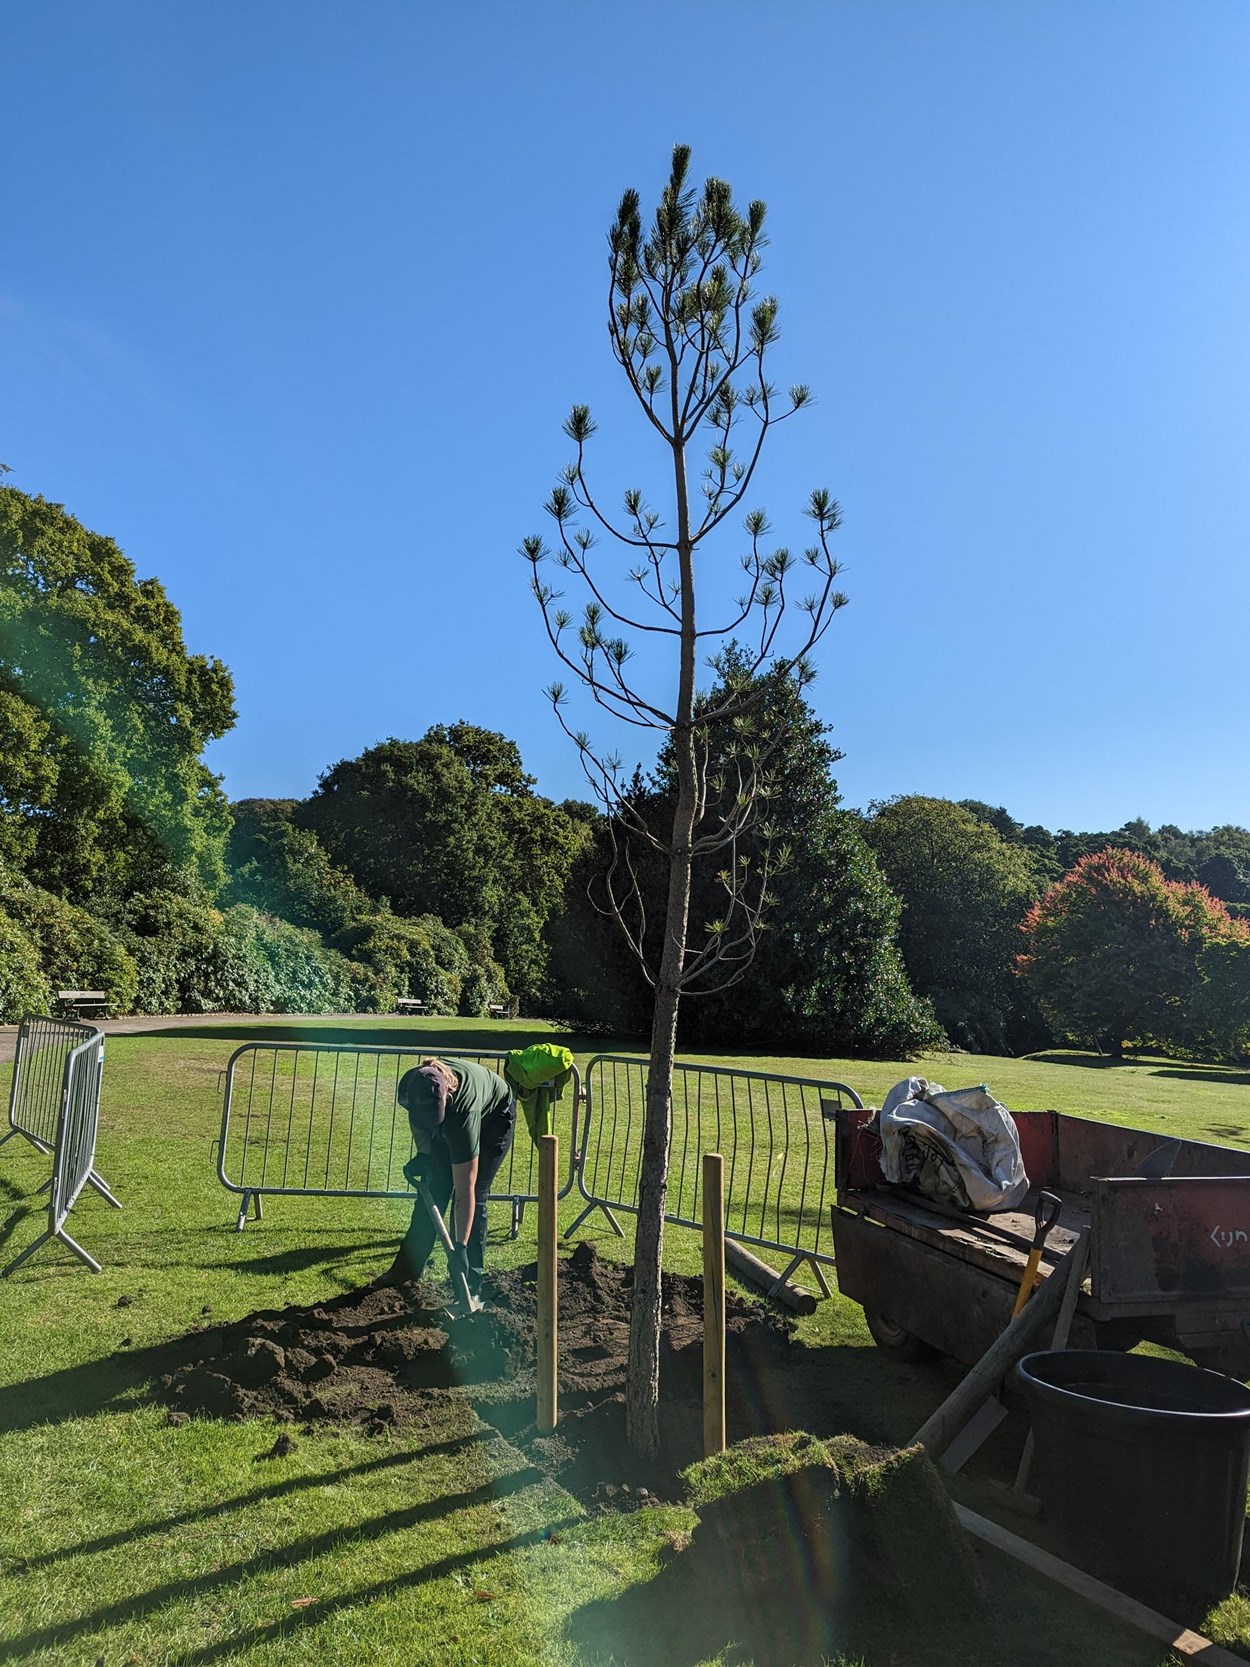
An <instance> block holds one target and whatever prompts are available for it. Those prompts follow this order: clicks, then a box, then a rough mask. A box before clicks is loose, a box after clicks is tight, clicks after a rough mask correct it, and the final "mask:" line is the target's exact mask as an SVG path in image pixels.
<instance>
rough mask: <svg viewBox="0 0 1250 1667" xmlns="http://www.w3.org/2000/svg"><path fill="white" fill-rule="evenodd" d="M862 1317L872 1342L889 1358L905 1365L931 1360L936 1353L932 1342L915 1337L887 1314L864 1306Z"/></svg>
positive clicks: (913, 1333)
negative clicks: (870, 1334) (875, 1311)
mask: <svg viewBox="0 0 1250 1667" xmlns="http://www.w3.org/2000/svg"><path fill="white" fill-rule="evenodd" d="M864 1319H865V1320H866V1321H867V1322H868V1330H869V1331H870V1332H871V1333H872V1340H873V1342H874V1343H875V1344H876V1345H877V1347H878V1348H879V1349H880V1350H881V1351H882V1353H883V1354H888V1355H889V1357H890V1359H891V1360H898V1361H901V1362H902V1363H903V1364H904V1365H907V1364H909V1363H910V1362H912V1361H916V1360H932V1359H933V1358H934V1356H935V1355H936V1354H937V1353H938V1350H937V1349H935V1348H934V1347H933V1345H932V1343H926V1342H925V1340H924V1338H923V1337H917V1336H916V1334H915V1332H913V1331H905V1330H904V1329H903V1327H902V1326H901V1325H898V1324H896V1322H895V1321H894V1320H892V1319H891V1318H890V1316H889V1315H888V1314H878V1313H874V1312H873V1311H872V1310H871V1309H869V1308H865V1310H864Z"/></svg>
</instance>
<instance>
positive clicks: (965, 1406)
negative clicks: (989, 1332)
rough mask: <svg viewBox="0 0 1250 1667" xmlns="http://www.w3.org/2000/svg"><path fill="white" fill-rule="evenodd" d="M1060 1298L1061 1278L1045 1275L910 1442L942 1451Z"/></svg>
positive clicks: (1025, 1348) (935, 1452)
mask: <svg viewBox="0 0 1250 1667" xmlns="http://www.w3.org/2000/svg"><path fill="white" fill-rule="evenodd" d="M1062 1301H1063V1281H1062V1280H1058V1279H1044V1280H1043V1281H1042V1284H1041V1288H1040V1289H1039V1290H1038V1291H1037V1292H1036V1293H1035V1294H1034V1295H1033V1297H1032V1298H1031V1299H1030V1300H1029V1301H1028V1302H1026V1303H1025V1305H1024V1307H1023V1308H1022V1309H1021V1311H1020V1313H1019V1314H1017V1316H1016V1317H1015V1319H1014V1320H1012V1322H1011V1323H1010V1325H1009V1326H1008V1327H1007V1329H1006V1330H1005V1331H1004V1332H1002V1333H1001V1335H1000V1336H999V1337H997V1338H996V1339H995V1340H994V1342H993V1343H991V1345H990V1346H989V1348H988V1349H987V1350H986V1351H985V1353H984V1354H983V1355H982V1356H981V1358H980V1360H978V1361H977V1363H976V1365H975V1366H974V1367H973V1368H972V1370H971V1371H970V1372H969V1373H968V1374H967V1376H966V1377H965V1378H964V1379H963V1380H962V1382H961V1383H960V1384H959V1386H958V1387H957V1388H956V1389H954V1390H953V1391H952V1392H951V1393H950V1394H949V1395H948V1396H947V1397H946V1399H945V1400H944V1401H943V1402H942V1404H941V1406H940V1407H939V1408H938V1409H937V1411H936V1412H935V1413H933V1414H932V1416H931V1417H929V1418H927V1419H926V1420H925V1422H924V1423H923V1424H922V1425H921V1426H920V1428H919V1429H918V1430H917V1431H916V1433H915V1435H914V1436H913V1437H912V1440H911V1444H914V1443H915V1442H919V1443H920V1444H921V1446H922V1447H924V1448H925V1450H926V1451H927V1452H928V1453H930V1454H931V1455H932V1456H933V1457H935V1458H936V1457H938V1456H939V1455H940V1454H942V1453H944V1452H945V1451H946V1449H947V1448H948V1447H949V1446H950V1444H951V1442H952V1441H953V1440H954V1439H955V1436H956V1435H957V1434H958V1433H959V1431H960V1430H961V1429H962V1428H963V1427H964V1425H965V1424H966V1423H967V1421H968V1419H969V1418H971V1416H972V1414H973V1413H974V1412H975V1411H976V1410H977V1408H978V1407H979V1406H980V1405H981V1402H982V1401H983V1400H985V1398H986V1396H987V1395H992V1394H993V1393H994V1391H995V1390H996V1389H997V1388H998V1386H999V1384H1000V1383H1001V1382H1002V1381H1003V1379H1004V1377H1006V1375H1007V1373H1008V1372H1009V1371H1010V1370H1011V1368H1012V1367H1013V1366H1014V1365H1015V1363H1016V1361H1017V1360H1019V1358H1020V1356H1021V1355H1022V1354H1027V1353H1028V1351H1029V1349H1031V1348H1032V1347H1033V1344H1034V1342H1035V1341H1036V1339H1037V1338H1039V1337H1040V1336H1041V1335H1042V1333H1043V1331H1045V1329H1046V1327H1047V1326H1048V1325H1049V1324H1050V1322H1051V1321H1052V1320H1053V1319H1054V1318H1055V1316H1056V1315H1057V1314H1058V1312H1059V1305H1060V1303H1061V1302H1062ZM909 1445H910V1444H909Z"/></svg>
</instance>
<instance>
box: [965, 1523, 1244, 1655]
mask: <svg viewBox="0 0 1250 1667" xmlns="http://www.w3.org/2000/svg"><path fill="white" fill-rule="evenodd" d="M955 1515H956V1516H957V1517H958V1518H959V1521H960V1522H961V1523H962V1525H963V1527H964V1528H965V1529H966V1530H967V1531H968V1533H969V1534H972V1535H975V1537H976V1538H977V1539H978V1540H983V1541H984V1542H985V1544H986V1545H991V1546H993V1547H994V1549H995V1550H996V1551H1002V1552H1005V1553H1006V1555H1007V1556H1008V1557H1014V1558H1015V1559H1016V1561H1017V1562H1018V1563H1023V1564H1024V1565H1025V1567H1026V1568H1029V1569H1032V1570H1033V1572H1034V1573H1035V1574H1040V1575H1042V1576H1044V1577H1045V1578H1046V1579H1047V1580H1053V1581H1055V1582H1056V1583H1057V1584H1058V1585H1060V1586H1064V1587H1066V1588H1067V1590H1068V1591H1069V1592H1075V1593H1076V1595H1077V1596H1078V1597H1082V1598H1085V1599H1086V1600H1087V1601H1088V1602H1090V1603H1095V1604H1097V1605H1098V1607H1099V1608H1100V1609H1105V1610H1106V1611H1107V1613H1108V1614H1109V1615H1113V1616H1115V1618H1116V1619H1117V1620H1119V1621H1123V1622H1124V1623H1125V1624H1126V1625H1127V1626H1131V1627H1136V1628H1137V1630H1138V1631H1139V1632H1145V1633H1148V1634H1149V1636H1150V1637H1152V1638H1158V1639H1161V1640H1162V1642H1163V1643H1165V1644H1166V1645H1167V1646H1168V1648H1169V1649H1170V1650H1173V1651H1175V1653H1176V1654H1177V1655H1178V1656H1180V1658H1181V1659H1182V1661H1192V1662H1196V1663H1200V1664H1201V1667H1246V1661H1245V1657H1244V1656H1240V1655H1233V1654H1232V1653H1231V1652H1230V1651H1228V1650H1225V1649H1221V1648H1220V1646H1219V1645H1218V1644H1213V1643H1212V1642H1211V1640H1210V1639H1209V1638H1204V1637H1203V1636H1202V1634H1201V1633H1200V1632H1193V1631H1191V1630H1190V1629H1189V1628H1188V1627H1183V1626H1180V1625H1179V1624H1178V1623H1177V1622H1176V1621H1170V1620H1168V1618H1167V1616H1166V1615H1160V1614H1159V1613H1158V1611H1157V1610H1154V1609H1148V1608H1147V1607H1146V1605H1145V1604H1144V1603H1138V1602H1137V1600H1136V1598H1131V1597H1129V1596H1128V1595H1127V1594H1126V1593H1124V1592H1117V1591H1116V1589H1115V1587H1114V1586H1107V1585H1105V1584H1104V1583H1103V1582H1102V1581H1101V1580H1095V1579H1094V1577H1093V1575H1092V1574H1086V1573H1085V1571H1084V1570H1083V1569H1077V1568H1073V1566H1072V1564H1071V1563H1064V1562H1061V1561H1060V1560H1059V1558H1058V1557H1052V1556H1051V1554H1050V1552H1048V1551H1043V1550H1042V1548H1041V1547H1040V1546H1036V1545H1034V1544H1033V1543H1032V1541H1031V1540H1024V1539H1021V1538H1020V1536H1019V1534H1013V1533H1011V1532H1010V1531H1009V1530H1008V1529H1006V1528H1001V1527H1000V1526H999V1525H998V1523H996V1522H991V1521H990V1519H989V1518H988V1517H983V1516H978V1515H977V1513H976V1512H975V1511H970V1510H968V1508H967V1507H966V1506H964V1505H959V1504H956V1505H955Z"/></svg>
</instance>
